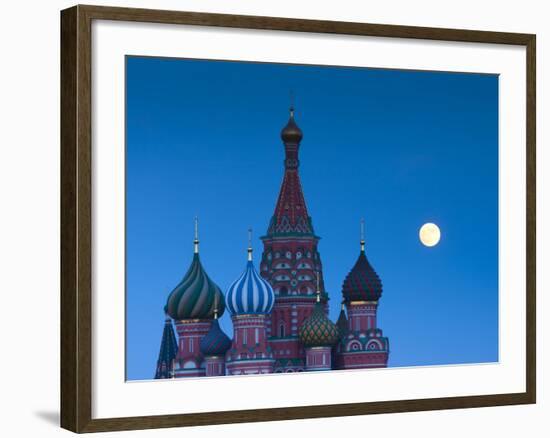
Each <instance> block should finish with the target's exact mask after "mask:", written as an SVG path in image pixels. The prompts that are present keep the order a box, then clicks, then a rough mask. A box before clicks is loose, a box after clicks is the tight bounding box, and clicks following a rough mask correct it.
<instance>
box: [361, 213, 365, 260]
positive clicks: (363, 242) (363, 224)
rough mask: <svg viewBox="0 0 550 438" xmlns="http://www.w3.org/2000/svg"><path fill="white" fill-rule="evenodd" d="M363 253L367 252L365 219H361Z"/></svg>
mask: <svg viewBox="0 0 550 438" xmlns="http://www.w3.org/2000/svg"><path fill="white" fill-rule="evenodd" d="M360 243H361V252H364V251H365V219H364V218H361V242H360Z"/></svg>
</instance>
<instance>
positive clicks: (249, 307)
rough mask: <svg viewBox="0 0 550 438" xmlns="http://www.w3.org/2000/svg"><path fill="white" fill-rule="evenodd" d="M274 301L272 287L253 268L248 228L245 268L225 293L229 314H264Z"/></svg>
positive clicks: (267, 312) (271, 307)
mask: <svg viewBox="0 0 550 438" xmlns="http://www.w3.org/2000/svg"><path fill="white" fill-rule="evenodd" d="M274 302H275V293H274V292H273V288H272V287H271V285H270V284H269V283H268V282H267V281H266V280H264V279H263V278H262V277H261V276H260V275H259V274H258V272H257V271H256V268H254V263H253V262H252V247H251V237H250V230H249V246H248V262H247V264H246V269H245V270H244V272H243V273H242V275H241V276H240V277H239V278H238V279H237V280H235V281H234V282H233V284H232V285H231V286H230V287H229V289H228V291H227V294H226V295H225V304H226V307H227V309H228V310H229V312H230V313H231V315H262V314H264V315H266V314H269V313H271V310H272V309H273V303H274Z"/></svg>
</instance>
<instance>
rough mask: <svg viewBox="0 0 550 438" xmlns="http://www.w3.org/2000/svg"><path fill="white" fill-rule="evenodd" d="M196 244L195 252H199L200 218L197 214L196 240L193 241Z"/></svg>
mask: <svg viewBox="0 0 550 438" xmlns="http://www.w3.org/2000/svg"><path fill="white" fill-rule="evenodd" d="M193 244H194V245H195V254H198V253H199V218H198V216H195V240H194V241H193Z"/></svg>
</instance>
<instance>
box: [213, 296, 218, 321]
mask: <svg viewBox="0 0 550 438" xmlns="http://www.w3.org/2000/svg"><path fill="white" fill-rule="evenodd" d="M214 319H218V294H216V296H215V297H214Z"/></svg>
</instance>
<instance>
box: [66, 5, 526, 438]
mask: <svg viewBox="0 0 550 438" xmlns="http://www.w3.org/2000/svg"><path fill="white" fill-rule="evenodd" d="M92 20H121V21H139V22H151V23H171V24H187V25H197V26H221V27H229V28H247V29H269V30H285V31H296V32H316V33H328V34H349V35H365V36H379V37H392V38H415V39H427V40H441V41H464V42H477V43H492V44H512V45H519V46H525V47H526V50H527V64H526V71H527V88H526V102H527V137H526V148H527V210H526V217H527V245H526V251H527V266H526V269H527V284H526V290H527V297H526V299H527V321H526V328H527V339H526V341H527V358H526V359H527V360H526V363H527V369H526V375H527V381H526V392H523V393H514V394H498V395H482V396H468V397H447V398H431V399H418V400H403V401H386V402H369V403H350V404H337V405H324V406H303V407H289V408H276V409H253V410H244V411H229V412H227V411H226V412H208V413H198V414H180V415H160V416H142V417H128V418H108V419H92V418H91V412H92V380H91V379H92V361H91V351H92V314H91V313H92V305H91V304H92V303H91V298H92V297H91V267H92V265H91V263H92V260H91V244H92V233H91V229H92V223H91V220H92V219H91V218H92V216H91V190H92V186H91V178H92V167H91V164H92V156H91V41H92V35H91V23H92ZM535 47H536V38H535V35H530V34H518V33H502V32H485V31H475V30H456V29H439V28H426V27H410V26H394V25H383V24H363V23H348V22H333V21H317V20H301V19H290V18H274V17H255V16H238V15H223V14H205V13H196V12H173V11H161V10H146V9H127V8H111V7H99V6H75V7H72V8H70V9H66V10H64V11H62V12H61V426H62V427H64V428H66V429H69V430H72V431H74V432H98V431H112V430H125V429H147V428H160V427H175V426H195V425H207V424H223V423H240V422H253V421H273V420H288V419H300V418H318V417H335V416H347V415H363V414H377V413H388V412H407V411H424V410H435V409H456V408H471V407H481V406H498V405H514V404H527V403H535V402H536V350H535V345H536V340H535V339H536V338H535V336H536V319H535V318H536V314H535V311H536V293H535V286H536V284H535V282H536V280H535V275H536V271H535V257H536V255H535V253H536V248H535V233H536V231H535V227H536V224H535V216H536V201H535V190H536V186H535V184H536V173H535V172H536V169H535V164H536V156H535V134H536V127H535V105H536V101H535V90H536V88H535V87H536V78H535Z"/></svg>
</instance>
